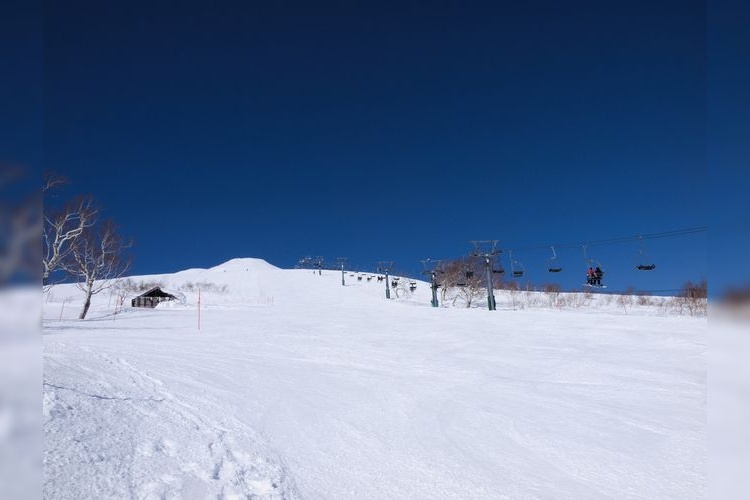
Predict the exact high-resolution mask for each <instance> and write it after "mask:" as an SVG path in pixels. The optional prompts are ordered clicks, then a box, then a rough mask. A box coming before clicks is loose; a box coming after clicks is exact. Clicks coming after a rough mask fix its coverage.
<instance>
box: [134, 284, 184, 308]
mask: <svg viewBox="0 0 750 500" xmlns="http://www.w3.org/2000/svg"><path fill="white" fill-rule="evenodd" d="M167 300H177V297H175V296H174V295H172V294H171V293H167V292H165V291H164V290H162V289H161V288H159V287H158V286H155V287H154V288H152V289H151V290H149V291H147V292H145V293H142V294H141V295H139V296H137V297H135V298H134V299H133V300H132V301H130V304H131V305H132V306H133V307H156V306H157V304H159V302H164V301H167Z"/></svg>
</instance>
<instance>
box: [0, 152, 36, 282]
mask: <svg viewBox="0 0 750 500" xmlns="http://www.w3.org/2000/svg"><path fill="white" fill-rule="evenodd" d="M25 177H26V169H24V168H21V167H17V166H13V165H6V164H2V165H0V193H2V195H3V197H2V201H0V284H4V283H5V282H6V281H8V280H11V279H17V278H22V279H28V278H30V277H35V278H37V279H38V276H39V260H38V257H39V248H40V245H39V235H40V233H41V230H40V226H41V200H40V197H39V195H38V192H34V193H32V194H30V195H21V196H13V195H12V194H13V193H14V192H15V193H16V194H19V195H20V193H19V187H20V191H23V189H24V184H23V180H24V178H25ZM19 185H20V186H19ZM8 188H10V189H8Z"/></svg>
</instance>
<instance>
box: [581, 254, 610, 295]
mask: <svg viewBox="0 0 750 500" xmlns="http://www.w3.org/2000/svg"><path fill="white" fill-rule="evenodd" d="M583 257H584V259H586V286H591V287H595V288H606V287H605V285H602V277H604V274H605V271H604V267H603V266H602V263H601V262H599V261H598V260H596V259H592V258H590V257H589V256H588V255H587V253H586V245H583ZM589 269H594V272H596V271H597V270H598V271H599V274H598V275H596V274H595V275H594V276H593V277H592V276H589V274H588V270H589Z"/></svg>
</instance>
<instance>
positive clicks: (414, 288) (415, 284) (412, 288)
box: [409, 281, 417, 292]
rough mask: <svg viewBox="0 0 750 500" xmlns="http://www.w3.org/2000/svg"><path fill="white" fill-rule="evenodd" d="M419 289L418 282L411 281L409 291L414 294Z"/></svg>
mask: <svg viewBox="0 0 750 500" xmlns="http://www.w3.org/2000/svg"><path fill="white" fill-rule="evenodd" d="M416 289H417V282H416V281H410V282H409V290H411V291H412V292H413V291H414V290H416Z"/></svg>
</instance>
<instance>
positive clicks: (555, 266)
mask: <svg viewBox="0 0 750 500" xmlns="http://www.w3.org/2000/svg"><path fill="white" fill-rule="evenodd" d="M550 248H551V249H552V257H550V259H549V260H548V261H547V271H548V272H550V273H559V272H562V270H563V268H562V266H561V265H560V263H559V262H558V261H557V253H556V252H555V247H550Z"/></svg>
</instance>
